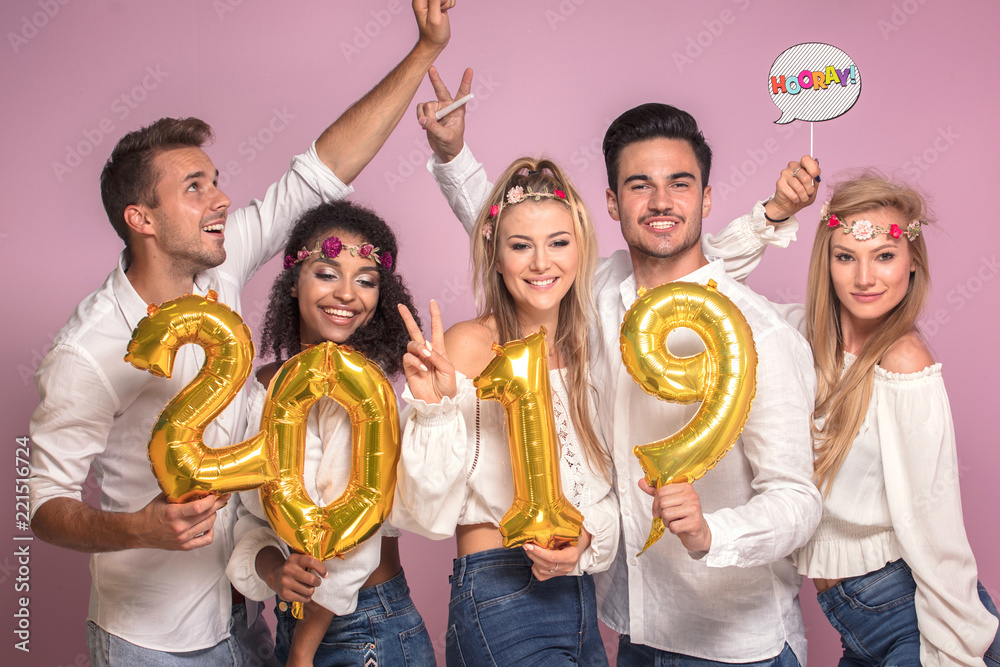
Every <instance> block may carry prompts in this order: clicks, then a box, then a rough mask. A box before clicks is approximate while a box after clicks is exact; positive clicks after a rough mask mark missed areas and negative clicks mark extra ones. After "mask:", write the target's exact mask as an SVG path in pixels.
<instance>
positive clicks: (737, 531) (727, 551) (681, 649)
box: [593, 251, 821, 665]
mask: <svg viewBox="0 0 1000 667" xmlns="http://www.w3.org/2000/svg"><path fill="white" fill-rule="evenodd" d="M710 279H712V280H715V281H716V282H717V283H718V285H719V292H720V293H722V294H724V295H726V296H727V297H729V298H730V299H731V300H732V301H733V303H734V304H735V305H736V307H737V308H739V309H740V311H741V312H742V313H743V316H744V317H745V318H746V320H747V322H748V323H749V325H750V329H751V330H752V332H753V338H754V344H755V346H756V348H757V358H758V363H757V393H756V396H755V398H754V402H753V406H752V408H751V410H750V416H749V418H748V419H747V423H746V426H745V427H744V429H743V432H742V434H741V435H740V437H739V439H738V440H737V441H736V444H735V445H734V446H733V449H732V450H731V451H730V452H729V453H728V454H727V455H726V456H725V458H723V459H722V461H720V462H719V464H718V465H717V466H715V468H713V469H712V470H710V471H709V472H708V473H707V474H706V475H705V476H704V477H703V478H702V479H700V480H698V481H697V482H695V483H694V488H695V491H697V493H698V496H699V498H700V500H701V506H702V510H703V511H704V513H705V519H706V521H707V522H708V526H709V528H710V529H711V531H712V546H711V548H710V549H709V551H708V553H707V554H705V555H704V556H703V557H701V558H697V557H696V556H695V555H694V554H689V553H688V552H687V550H686V549H685V548H684V546H683V545H682V544H681V541H680V540H679V539H678V538H676V537H674V536H672V535H670V534H666V535H664V536H663V537H662V538H661V539H660V541H659V542H657V543H656V544H655V545H654V546H653V547H652V548H650V550H649V551H647V552H646V553H644V554H643V555H642V556H640V557H636V554H638V553H639V551H641V550H642V547H643V545H644V543H645V540H646V537H647V535H648V534H649V528H650V513H651V507H652V499H651V498H650V496H648V495H647V494H645V493H644V492H643V491H642V490H641V489H640V488H639V487H638V480H639V479H641V478H642V477H643V471H642V468H641V467H640V465H639V461H638V459H637V458H636V457H635V455H634V454H633V453H632V449H633V447H634V446H636V445H642V444H646V443H648V442H652V441H655V440H659V439H662V438H664V437H666V436H667V435H669V434H671V433H675V432H677V431H679V430H680V429H681V427H682V426H683V425H684V424H686V423H687V422H688V420H689V419H690V418H691V417H692V416H693V415H694V414H695V412H696V411H697V409H698V405H697V404H693V405H678V404H676V403H667V402H665V401H660V400H658V399H656V398H654V397H652V396H649V395H648V394H646V393H645V392H644V391H643V390H642V388H641V387H640V386H639V385H638V384H637V383H635V382H633V381H632V379H631V378H630V377H629V376H628V372H627V371H626V369H625V367H624V365H623V364H622V363H621V361H620V352H619V348H618V344H619V343H618V327H619V326H620V323H621V321H622V319H623V318H624V316H625V311H626V310H627V309H628V308H629V307H630V306H631V305H632V303H633V302H634V301H635V290H636V285H635V276H634V274H633V273H632V264H631V260H630V259H629V256H628V253H627V252H625V251H619V252H617V253H615V254H614V255H613V256H612V257H611V258H609V259H608V261H607V262H605V263H604V264H603V265H602V266H601V267H600V268H599V269H598V271H597V276H596V279H595V287H596V291H597V295H598V296H597V299H598V302H597V308H598V313H599V315H600V318H601V325H602V327H603V328H604V338H605V340H604V342H603V349H604V352H605V357H606V359H605V361H606V363H603V364H599V363H595V364H594V365H593V372H594V378H595V382H601V383H603V386H605V387H608V388H609V393H610V392H612V390H613V393H612V394H611V395H612V396H613V400H609V401H605V402H604V404H605V406H606V409H605V410H604V411H602V412H601V413H600V418H601V422H602V424H603V425H604V428H605V429H607V430H609V431H610V432H612V433H613V434H614V436H613V438H612V442H613V443H614V461H615V466H616V470H617V484H618V487H617V491H618V496H619V502H620V504H621V513H622V517H621V519H622V548H621V550H620V551H619V558H617V559H616V560H615V562H614V563H613V564H612V566H611V569H610V570H609V571H608V574H607V576H603V577H601V578H599V579H598V582H597V585H598V595H599V601H600V609H599V611H600V613H601V618H602V620H603V621H604V622H605V623H606V624H607V625H608V626H609V627H611V628H612V629H614V630H617V631H618V632H621V633H627V634H629V635H630V639H631V641H632V642H634V643H637V644H645V645H647V646H652V647H655V648H658V649H661V650H665V651H672V652H675V653H681V654H684V655H690V656H695V657H699V658H704V659H707V660H716V661H720V662H752V661H757V660H765V659H768V658H773V657H775V656H776V655H778V653H780V652H781V650H782V648H783V646H784V644H785V643H788V645H789V646H790V647H791V648H792V651H793V652H794V653H795V655H796V657H798V659H799V662H800V663H802V664H803V665H804V664H805V663H806V641H805V629H804V627H803V623H802V612H801V609H800V608H799V603H798V592H799V587H800V585H801V578H800V577H799V575H798V573H797V572H796V571H795V567H794V565H793V564H792V561H791V558H790V557H789V554H791V552H792V551H793V550H794V549H796V548H797V547H799V546H802V545H803V544H804V543H805V542H806V541H807V540H808V539H809V536H810V535H812V532H813V530H814V529H815V527H816V524H817V523H818V522H819V519H820V511H821V509H820V508H821V500H820V495H819V493H818V492H817V490H816V487H815V485H814V484H813V483H812V449H811V447H812V439H811V435H810V432H809V419H810V415H811V413H812V406H813V396H814V395H815V392H816V378H815V374H814V373H813V366H812V353H811V352H810V350H809V346H808V345H807V344H806V342H805V340H804V339H803V338H802V336H801V335H799V333H798V332H797V331H795V330H794V329H793V328H792V327H790V326H789V325H788V324H787V323H786V322H785V321H784V320H783V319H782V318H781V317H780V315H778V313H777V312H776V311H775V310H774V309H773V308H772V307H771V306H770V304H768V303H767V301H766V300H765V299H764V298H763V297H760V296H758V295H757V294H754V293H753V292H751V291H750V290H749V289H748V288H747V287H745V286H743V285H742V284H740V283H737V282H736V281H734V280H733V279H731V278H729V277H728V276H727V275H726V274H725V271H724V268H723V264H722V261H721V260H716V261H713V262H712V263H710V264H708V265H707V266H705V267H702V268H701V269H698V270H697V271H695V272H693V273H690V274H688V275H687V276H685V277H684V278H682V280H683V281H685V282H695V283H701V284H705V283H706V282H708V280H710ZM670 349H671V351H672V352H673V353H674V354H677V355H680V356H689V355H691V354H695V353H697V352H698V351H700V350H702V349H704V346H703V345H702V344H701V342H700V340H699V339H697V337H696V336H695V335H694V334H693V333H692V332H690V331H689V330H681V331H678V332H676V333H674V334H672V335H671V338H670Z"/></svg>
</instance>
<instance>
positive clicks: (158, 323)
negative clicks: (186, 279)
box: [125, 290, 277, 502]
mask: <svg viewBox="0 0 1000 667" xmlns="http://www.w3.org/2000/svg"><path fill="white" fill-rule="evenodd" d="M187 343H195V344H197V345H200V346H201V347H202V349H204V350H205V362H204V364H202V367H201V371H200V372H199V373H198V375H196V376H195V378H194V379H193V380H192V381H191V382H189V383H188V384H187V386H185V387H184V388H183V389H182V390H181V391H180V392H179V393H178V394H177V395H176V396H174V398H173V399H172V400H171V401H170V403H168V404H167V406H166V407H165V408H163V411H162V412H161V413H160V417H159V419H158V420H157V422H156V424H155V425H154V426H153V432H152V434H151V435H150V439H149V463H150V465H151V467H152V469H153V474H154V475H156V479H157V480H158V481H159V483H160V488H161V489H163V492H164V493H166V494H167V497H168V498H169V499H170V500H171V501H175V502H185V501H187V500H192V499H195V498H198V497H201V496H205V495H207V494H210V493H214V494H224V493H231V492H233V491H243V490H246V489H253V488H255V487H258V486H260V485H261V484H263V483H264V482H267V481H268V480H271V479H274V477H275V475H276V474H277V469H276V468H275V466H274V464H273V462H272V461H271V460H270V458H269V457H268V451H267V441H266V440H265V438H264V436H263V435H258V436H256V437H253V438H250V439H249V440H246V441H244V442H240V443H237V444H235V445H230V446H228V447H220V448H218V449H213V448H211V447H207V446H206V445H205V444H204V442H203V437H204V435H205V427H206V426H207V425H208V424H209V423H211V422H212V420H213V419H215V418H216V417H217V416H218V415H219V414H220V413H221V412H222V411H223V410H225V409H226V406H228V405H229V403H230V402H231V401H232V400H233V396H235V395H236V393H237V392H239V391H240V389H241V388H242V387H243V385H244V383H246V380H247V377H248V376H249V374H250V370H251V362H252V361H253V341H252V340H251V336H250V330H249V329H247V327H246V325H245V324H243V320H242V319H241V318H240V316H239V315H237V314H236V313H234V312H233V311H232V310H231V309H230V308H229V307H228V306H226V305H224V304H221V303H219V302H218V295H217V294H216V293H215V292H213V291H211V290H209V292H208V294H207V295H206V296H204V297H202V296H198V295H196V294H189V295H187V296H182V297H180V298H178V299H174V300H173V301H167V302H166V303H164V304H163V305H161V306H159V307H157V306H153V305H151V306H150V307H149V315H147V316H146V317H144V318H142V320H141V321H140V322H139V324H138V325H137V326H136V328H135V330H134V331H133V332H132V340H131V341H129V344H128V353H127V354H126V355H125V361H128V362H131V364H132V365H133V366H135V367H136V368H138V369H140V370H148V371H149V372H150V373H152V374H153V375H156V376H157V377H170V375H171V373H173V368H174V358H175V356H176V354H177V350H178V349H180V347H181V346H182V345H185V344H187Z"/></svg>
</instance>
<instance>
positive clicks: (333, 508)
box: [260, 342, 399, 618]
mask: <svg viewBox="0 0 1000 667" xmlns="http://www.w3.org/2000/svg"><path fill="white" fill-rule="evenodd" d="M322 396H329V397H331V398H333V399H334V400H335V401H337V402H338V403H340V404H341V405H342V406H344V409H345V410H347V413H348V415H350V418H351V432H352V456H351V478H350V481H349V482H348V484H347V489H346V490H345V491H344V493H343V494H342V495H341V496H340V497H339V498H337V499H336V500H335V501H333V502H332V503H330V504H329V505H327V506H326V507H318V506H317V505H316V504H315V503H313V501H312V500H311V499H310V498H309V496H308V494H307V493H306V491H305V488H304V486H303V482H302V465H303V456H304V452H305V442H306V440H305V438H306V418H307V416H308V414H309V409H310V408H311V407H312V405H313V403H315V402H316V401H317V400H319V398H320V397H322ZM260 426H261V432H263V433H266V434H267V438H268V440H269V441H270V442H271V443H273V445H274V447H275V448H276V451H277V457H278V469H279V473H280V474H279V477H278V479H277V480H275V481H272V482H268V483H267V484H265V485H264V486H262V487H261V489H260V499H261V504H262V505H263V506H264V512H265V513H266V514H267V517H268V520H269V521H270V522H271V526H272V527H273V528H274V531H275V532H276V533H277V534H278V536H279V537H280V538H281V539H282V540H284V541H285V542H286V543H287V544H289V545H290V546H292V547H294V548H296V549H298V550H300V551H302V552H303V553H306V554H309V555H311V556H313V557H314V558H317V559H319V560H328V559H330V558H333V557H335V556H339V555H341V554H343V553H344V552H346V551H348V550H349V549H351V548H352V547H354V546H356V545H357V544H359V543H361V542H363V541H364V540H366V539H368V538H369V537H371V536H372V535H374V534H375V532H376V531H378V529H379V526H381V525H382V522H383V521H384V520H385V518H386V517H387V516H388V514H389V511H390V510H391V509H392V497H393V492H394V491H395V488H396V462H397V461H398V459H399V412H398V409H397V407H396V394H395V392H394V391H393V389H392V385H390V384H389V381H388V380H386V378H385V375H384V374H383V373H382V370H381V369H380V368H379V367H378V365H376V364H375V363H373V362H371V361H369V360H368V359H366V358H365V357H364V356H362V355H361V354H360V353H359V352H355V351H353V350H351V349H349V348H347V347H341V346H338V345H337V344H336V343H330V342H326V343H322V344H320V345H316V346H314V347H311V348H309V349H308V350H305V351H303V352H300V353H299V354H297V355H295V356H294V357H292V358H291V359H289V360H288V361H286V362H285V364H284V365H283V366H282V367H281V369H280V370H279V371H278V374H277V375H275V376H274V379H273V380H272V381H271V387H270V389H268V392H267V402H266V403H265V405H264V412H263V414H262V415H261V420H260ZM292 611H293V613H295V614H296V615H297V617H298V618H301V615H300V614H301V606H300V605H297V604H295V605H293V608H292Z"/></svg>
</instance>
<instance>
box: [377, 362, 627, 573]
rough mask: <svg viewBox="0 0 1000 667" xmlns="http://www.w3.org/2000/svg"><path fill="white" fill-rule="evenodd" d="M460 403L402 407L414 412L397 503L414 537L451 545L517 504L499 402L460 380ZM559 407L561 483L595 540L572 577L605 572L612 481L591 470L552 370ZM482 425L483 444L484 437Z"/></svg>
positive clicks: (611, 539) (610, 546) (610, 549)
mask: <svg viewBox="0 0 1000 667" xmlns="http://www.w3.org/2000/svg"><path fill="white" fill-rule="evenodd" d="M457 376H458V394H457V395H456V396H455V398H454V399H451V398H447V397H446V398H444V399H443V400H442V402H441V403H437V404H428V403H426V402H424V401H422V400H419V399H416V398H414V397H413V394H412V393H411V392H410V388H409V386H407V388H406V389H405V390H404V392H403V400H404V401H406V402H407V403H409V404H410V405H411V406H412V407H413V410H412V411H411V412H410V414H409V416H408V418H407V419H406V421H405V423H404V427H403V451H402V455H401V457H400V463H399V469H398V477H397V483H396V494H397V498H396V502H397V504H401V505H402V506H403V507H404V508H405V509H406V511H408V513H409V515H410V519H411V520H412V521H413V522H414V524H415V527H414V530H416V531H417V532H420V533H422V534H424V535H426V536H427V537H430V538H432V539H444V538H446V537H451V536H452V535H453V534H454V533H455V527H456V526H459V525H472V524H477V523H492V524H493V525H495V526H499V525H500V521H501V520H502V519H503V516H504V514H505V513H506V512H507V510H508V509H509V508H510V506H511V503H512V502H513V500H514V487H513V480H512V474H511V465H510V453H509V448H508V445H507V437H506V417H505V415H504V411H503V407H502V406H501V405H500V404H499V403H497V402H496V401H480V400H478V399H477V398H476V390H475V388H474V387H473V385H472V381H471V380H470V379H468V378H466V377H465V376H464V375H462V374H461V373H458V374H457ZM549 377H550V381H551V386H552V407H553V412H554V413H555V417H556V430H557V431H559V432H560V441H561V443H562V447H561V450H562V451H561V456H560V461H559V463H560V470H559V472H560V476H561V479H562V487H563V493H564V494H565V495H566V498H567V499H568V500H569V501H570V502H571V503H573V505H574V506H575V507H576V508H577V509H579V510H580V512H581V513H582V514H583V517H584V520H583V527H584V528H585V529H586V530H587V532H588V533H590V534H591V535H592V536H593V539H592V540H591V543H590V546H589V547H588V548H587V550H586V551H585V552H584V553H583V554H582V555H581V557H580V561H579V562H578V564H577V568H576V569H575V570H574V571H573V573H572V574H577V575H578V574H581V573H582V572H587V573H593V572H600V571H602V570H606V569H607V568H608V566H609V565H610V564H611V560H612V559H613V558H614V555H615V552H616V551H617V549H618V533H619V523H618V503H617V499H616V497H615V495H614V492H613V491H612V489H611V484H610V481H609V480H607V479H605V478H604V477H603V476H602V475H601V474H600V473H599V472H595V471H593V470H591V468H590V466H589V465H588V463H587V460H586V457H585V455H584V452H583V449H582V446H581V444H580V440H579V438H578V437H577V434H576V430H575V429H574V428H573V422H572V420H571V419H570V417H569V409H568V408H569V398H568V397H567V394H566V389H565V385H564V383H563V379H562V373H560V372H559V371H558V370H555V369H553V370H550V371H549ZM477 419H478V437H477Z"/></svg>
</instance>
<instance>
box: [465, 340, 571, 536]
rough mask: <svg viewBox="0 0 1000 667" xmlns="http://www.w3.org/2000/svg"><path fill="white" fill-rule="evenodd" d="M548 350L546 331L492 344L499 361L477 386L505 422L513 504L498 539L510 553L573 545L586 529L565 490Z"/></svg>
mask: <svg viewBox="0 0 1000 667" xmlns="http://www.w3.org/2000/svg"><path fill="white" fill-rule="evenodd" d="M546 347H547V346H546V345H545V329H542V330H541V331H539V332H538V333H536V334H531V335H530V336H528V337H526V338H525V339H524V340H515V341H511V342H509V343H507V344H506V345H503V346H500V345H496V344H494V345H493V351H494V352H496V355H497V356H496V357H495V358H494V359H493V360H492V361H491V362H490V363H489V365H488V366H486V368H485V369H484V370H483V372H482V373H480V374H479V377H477V378H476V379H475V380H474V381H473V384H474V385H475V386H476V393H477V395H478V396H479V398H481V399H487V400H494V401H499V402H500V404H501V405H502V406H503V409H504V413H505V414H506V416H507V442H508V446H509V448H510V463H511V471H512V473H513V477H514V502H513V504H512V505H511V507H510V509H509V510H507V513H506V514H505V515H504V517H503V519H502V520H501V522H500V533H501V534H502V535H503V545H504V546H505V547H507V548H508V549H510V548H513V547H516V546H520V545H522V544H525V543H527V542H534V543H535V544H537V545H539V546H541V547H544V548H546V549H553V548H557V547H559V546H561V545H567V544H568V545H573V544H576V542H577V540H578V539H579V537H580V527H581V525H582V524H583V515H582V514H580V510H578V509H577V508H576V507H574V506H573V504H572V503H570V502H569V500H567V499H566V496H565V495H564V494H563V490H562V482H561V480H560V475H559V446H558V442H559V441H558V440H557V439H556V438H557V436H556V424H555V418H554V417H553V414H552V389H551V387H550V386H549V367H548V362H547V359H548V352H547V349H546Z"/></svg>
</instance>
